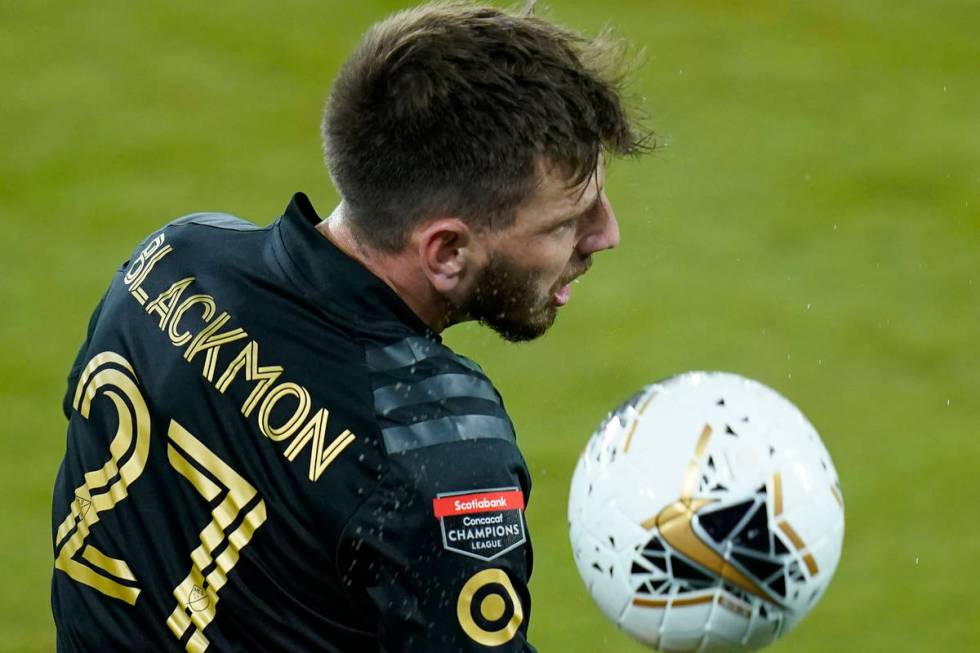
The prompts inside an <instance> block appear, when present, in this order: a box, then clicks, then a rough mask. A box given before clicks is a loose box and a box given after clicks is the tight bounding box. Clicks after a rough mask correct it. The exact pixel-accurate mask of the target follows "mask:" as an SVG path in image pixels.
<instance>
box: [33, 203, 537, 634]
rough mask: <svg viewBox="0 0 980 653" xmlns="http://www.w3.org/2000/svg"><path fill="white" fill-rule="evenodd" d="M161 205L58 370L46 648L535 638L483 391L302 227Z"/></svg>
mask: <svg viewBox="0 0 980 653" xmlns="http://www.w3.org/2000/svg"><path fill="white" fill-rule="evenodd" d="M317 222H319V218H318V217H317V216H316V213H315V212H314V210H313V207H312V206H311V205H310V203H309V201H308V200H307V199H306V197H305V196H303V195H296V196H295V197H294V198H293V200H292V202H291V203H290V205H289V207H288V208H287V210H286V212H285V214H284V215H283V216H282V217H281V218H280V219H279V220H277V221H276V222H275V223H274V224H272V225H271V226H269V227H266V228H259V227H256V226H255V225H253V224H251V223H249V222H246V221H244V220H240V219H238V218H235V217H232V216H229V215H225V214H214V213H205V214H195V215H191V216H187V217H185V218H182V219H179V220H177V221H175V222H173V223H171V224H169V225H167V226H166V227H164V228H163V229H161V230H160V231H158V232H156V233H154V234H152V235H151V236H150V237H148V238H147V239H146V240H145V241H144V242H143V243H141V244H140V245H139V246H138V247H137V249H136V251H135V252H134V254H133V256H132V258H131V259H130V260H129V261H128V262H127V263H126V264H125V265H123V267H122V268H121V269H120V270H119V272H118V273H117V275H116V277H115V279H114V280H113V281H112V284H111V285H110V287H109V290H108V291H107V293H106V295H105V297H104V298H103V299H102V301H101V303H100V304H99V306H98V308H97V309H96V311H95V313H94V315H93V317H92V320H91V323H90V326H89V332H88V338H87V340H86V342H85V344H84V345H83V346H82V348H81V351H80V352H79V355H78V358H77V360H76V362H75V365H74V366H73V368H72V370H71V373H70V376H69V387H68V393H67V396H66V397H65V412H66V415H67V416H68V418H69V426H68V442H67V453H66V455H65V458H64V461H63V463H62V466H61V469H60V471H59V474H58V478H57V481H56V485H55V491H54V506H53V524H52V526H53V533H54V555H55V571H54V578H53V581H52V609H53V611H54V618H55V622H56V624H57V629H58V649H59V650H60V651H99V652H104V651H180V650H186V651H205V650H207V651H344V652H356V653H360V652H373V651H388V652H393V651H413V652H423V651H437V652H440V653H447V652H452V651H489V650H493V651H533V648H532V647H531V646H530V645H529V644H528V643H527V640H526V633H527V626H528V619H529V615H530V598H529V595H528V591H527V580H528V577H529V575H530V573H531V545H530V541H529V539H528V535H527V531H526V524H525V521H524V514H523V511H524V507H525V503H526V501H527V499H528V494H529V491H530V480H529V477H528V472H527V467H526V465H525V463H524V461H523V459H522V457H521V454H520V452H519V451H518V449H517V446H516V444H515V436H514V429H513V426H512V424H511V422H510V419H509V418H508V416H507V414H506V412H505V410H504V406H503V403H502V400H501V398H500V395H499V394H498V393H497V391H496V389H495V388H494V386H493V385H492V384H491V383H490V381H489V380H488V379H487V377H486V376H485V375H484V374H483V372H482V370H481V369H480V368H479V367H478V366H477V365H476V364H474V363H473V362H471V361H469V360H467V359H466V358H464V357H462V356H458V355H456V354H454V353H453V352H452V351H451V350H450V349H448V348H447V347H446V346H444V345H443V344H442V343H441V341H440V339H439V337H438V336H437V335H436V334H434V333H433V332H431V331H430V330H429V329H428V328H427V327H426V326H425V324H423V323H422V322H421V321H420V320H419V319H418V318H417V317H416V316H415V314H414V313H412V311H411V310H410V309H409V308H408V307H407V306H406V305H405V304H404V303H403V302H402V301H401V300H400V298H399V297H398V296H397V294H396V293H394V292H393V291H392V290H391V289H390V288H389V287H388V286H387V285H386V284H385V283H383V282H382V281H381V280H380V279H378V278H377V277H375V276H374V275H372V274H371V273H370V272H368V271H367V270H366V269H365V268H363V267H362V266H361V265H360V264H358V263H357V262H356V261H354V260H353V259H351V258H349V257H347V256H346V255H345V254H343V253H342V252H341V251H340V250H338V249H337V248H336V247H335V246H334V245H333V244H331V243H330V241H329V240H327V239H326V238H324V237H323V236H322V235H321V234H320V233H319V232H317V230H316V229H315V228H314V225H315V224H316V223H317Z"/></svg>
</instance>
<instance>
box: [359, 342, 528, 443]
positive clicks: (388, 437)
mask: <svg viewBox="0 0 980 653" xmlns="http://www.w3.org/2000/svg"><path fill="white" fill-rule="evenodd" d="M365 360H366V362H367V367H368V373H369V375H370V377H371V384H372V386H373V388H374V408H375V412H376V415H377V418H378V425H379V427H380V429H381V435H382V438H383V440H384V446H385V449H386V450H387V452H388V453H390V454H392V453H400V452H404V451H409V450H411V449H418V448H422V447H430V446H433V445H437V444H443V443H447V442H457V441H461V440H476V439H482V438H498V439H503V440H507V441H510V442H514V441H515V440H516V437H515V435H514V427H513V425H512V424H511V421H510V418H508V417H507V412H506V411H505V410H504V407H503V402H502V401H501V398H500V394H499V393H498V392H497V389H496V388H494V387H493V384H492V383H491V382H490V380H489V379H488V378H487V377H486V375H485V374H484V373H483V370H482V369H480V366H479V365H477V364H476V363H474V362H473V361H471V360H469V359H467V358H464V357H462V356H459V355H458V354H456V353H455V352H453V351H452V350H451V349H449V348H448V347H446V346H445V345H442V344H440V343H438V342H435V341H433V340H430V339H428V338H425V337H422V336H411V337H408V338H404V339H402V340H399V341H398V342H395V343H394V344H390V345H387V346H385V347H379V348H369V349H367V350H366V351H365Z"/></svg>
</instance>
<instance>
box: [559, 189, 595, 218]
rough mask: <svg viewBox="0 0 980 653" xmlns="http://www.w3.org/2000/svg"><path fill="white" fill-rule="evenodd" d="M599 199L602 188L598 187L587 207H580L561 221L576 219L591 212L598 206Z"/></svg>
mask: <svg viewBox="0 0 980 653" xmlns="http://www.w3.org/2000/svg"><path fill="white" fill-rule="evenodd" d="M600 201H602V189H601V188H600V189H599V192H598V193H596V195H595V199H594V200H592V201H591V202H589V205H588V206H587V207H585V208H584V209H582V210H581V211H579V212H578V213H576V214H574V215H571V216H569V217H567V218H565V219H564V220H562V222H566V221H568V220H578V219H579V218H581V217H582V216H583V215H587V214H589V213H592V211H595V209H596V207H597V206H599V202H600Z"/></svg>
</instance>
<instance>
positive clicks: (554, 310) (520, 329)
mask: <svg viewBox="0 0 980 653" xmlns="http://www.w3.org/2000/svg"><path fill="white" fill-rule="evenodd" d="M591 264H592V259H591V257H589V258H587V259H586V260H585V261H584V262H583V263H582V267H581V269H580V270H578V271H577V272H574V273H572V274H570V275H563V276H562V278H561V279H560V280H559V281H558V282H557V283H556V284H555V286H554V287H553V288H550V289H549V290H548V291H547V292H545V293H542V292H541V291H540V290H539V289H538V288H539V283H538V280H539V279H538V277H539V274H538V273H537V272H534V271H533V270H527V269H525V268H524V267H523V266H521V265H520V264H519V263H518V262H517V261H515V260H514V259H512V258H510V257H508V256H505V255H502V254H492V255H491V256H490V260H489V261H488V262H487V265H486V267H484V268H483V270H482V271H481V273H480V276H479V278H478V279H477V281H476V283H475V284H474V288H473V292H472V293H471V294H470V296H469V297H468V298H467V300H466V301H464V302H463V303H462V304H461V305H460V306H459V307H458V309H459V312H460V314H462V315H464V316H465V319H473V320H477V321H478V322H480V324H483V325H484V326H487V327H489V328H491V329H493V330H494V331H495V332H496V333H497V334H498V335H499V336H500V337H502V338H503V339H504V340H507V341H509V342H528V341H531V340H535V339H536V338H540V337H541V336H543V335H544V334H545V333H546V332H547V331H548V329H550V328H551V327H552V325H554V323H555V319H556V318H557V317H558V306H557V305H556V304H554V303H553V302H552V295H553V294H554V293H555V292H556V291H557V290H558V289H560V288H561V287H563V286H564V285H565V284H567V283H571V281H572V280H573V279H574V278H575V277H578V276H581V275H582V274H585V272H586V271H587V270H588V269H589V267H590V266H591Z"/></svg>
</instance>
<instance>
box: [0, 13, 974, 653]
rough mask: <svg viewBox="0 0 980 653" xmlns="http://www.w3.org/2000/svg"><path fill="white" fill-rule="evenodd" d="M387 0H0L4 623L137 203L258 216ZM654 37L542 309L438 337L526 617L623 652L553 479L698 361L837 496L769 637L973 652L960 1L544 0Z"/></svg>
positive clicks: (43, 576) (965, 103)
mask: <svg viewBox="0 0 980 653" xmlns="http://www.w3.org/2000/svg"><path fill="white" fill-rule="evenodd" d="M399 6H403V5H400V4H399V3H391V2H388V3H385V2H376V1H369V2H360V3H358V4H357V5H356V8H355V5H354V4H353V3H336V2H313V1H311V0H285V1H280V2H276V3H270V2H257V1H251V2H235V3H200V2H189V1H187V0H181V1H179V2H153V3H150V2H144V1H135V2H127V3H120V2H102V1H97V0H95V1H92V2H72V1H62V2H42V1H34V2H3V3H0V93H2V99H0V218H2V220H3V227H4V228H3V229H2V230H0V248H2V249H0V255H2V258H0V260H2V265H3V274H2V275H0V306H2V309H0V316H2V317H0V342H2V350H0V402H2V403H0V405H2V411H3V419H2V421H0V496H2V497H3V509H2V514H3V516H4V517H3V524H2V527H0V569H2V574H3V576H2V590H0V650H3V651H18V652H19V651H48V650H53V641H54V640H53V625H52V620H51V617H50V611H49V607H48V587H49V582H50V575H51V570H52V560H51V558H52V554H51V544H50V526H49V524H50V517H49V512H50V491H51V487H52V484H53V478H54V475H55V472H56V469H57V466H58V464H59V461H60V458H61V456H62V452H63V447H64V421H63V418H62V416H61V414H60V400H61V396H62V393H63V391H64V378H65V375H66V373H67V370H68V367H69V365H70V362H71V360H72V357H73V356H74V353H75V350H76V348H77V346H78V344H79V343H80V340H81V339H82V337H83V334H84V328H85V325H86V321H87V319H88V315H89V312H90V310H91V309H92V307H93V306H94V304H95V302H96V301H97V299H98V298H99V296H100V295H101V293H102V291H103V289H104V287H105V285H106V283H107V282H108V280H109V278H110V277H111V275H112V273H113V272H114V270H115V269H116V267H117V266H118V264H119V263H120V262H121V261H122V260H123V259H125V258H126V257H127V256H128V254H129V252H130V250H131V249H132V247H133V246H134V244H135V243H136V242H138V241H139V240H140V239H141V238H142V237H143V236H144V235H145V234H146V233H148V232H149V231H150V230H152V229H154V228H156V227H158V226H159V225H161V224H162V223H164V222H166V221H168V220H170V219H171V218H173V217H175V216H178V215H181V214H185V213H189V212H192V211H203V210H221V211H227V212H231V213H236V214H238V215H240V216H243V217H246V218H249V219H251V220H253V221H255V222H258V223H261V224H267V223H269V222H271V221H272V220H273V219H274V218H275V217H276V216H278V215H279V213H280V212H281V210H282V209H283V207H284V206H285V204H286V202H287V201H288V199H289V196H290V194H291V193H292V192H293V191H296V190H304V191H306V192H307V193H309V194H310V196H311V198H312V199H313V201H314V204H315V205H316V206H317V207H318V208H319V210H320V212H321V213H322V214H324V215H326V214H327V213H329V211H330V209H331V208H332V206H333V203H334V202H335V200H336V196H335V194H334V192H333V190H332V188H331V187H330V183H329V179H328V177H327V175H326V173H325V172H324V170H323V168H322V165H321V162H320V146H319V142H318V135H317V134H318V131H317V130H318V122H319V118H320V111H321V105H322V102H323V99H324V97H325V94H326V91H327V88H328V86H329V84H330V82H331V80H332V78H333V76H334V74H335V72H336V71H337V68H338V66H339V64H340V63H341V61H342V60H343V58H344V57H345V56H346V54H347V53H348V52H349V51H350V50H351V49H352V47H353V46H354V44H355V42H356V40H357V38H358V36H359V34H360V33H361V32H362V31H363V30H364V29H365V28H366V27H367V26H368V25H369V24H370V23H371V22H373V21H375V20H377V19H379V18H381V17H382V16H384V15H385V14H387V13H388V12H390V11H391V10H394V9H396V8H397V7H399ZM548 15H550V16H552V17H553V18H555V19H557V20H559V21H561V22H565V23H567V24H569V25H571V26H574V27H576V28H579V29H583V30H586V31H596V30H597V29H598V28H599V27H601V26H602V25H605V24H607V23H608V24H611V25H614V26H618V28H619V31H620V32H621V33H622V34H623V35H625V36H626V37H628V38H629V39H630V40H631V41H633V42H634V43H635V44H637V45H639V46H642V47H644V48H645V50H646V58H647V63H646V65H645V66H644V67H643V68H642V69H641V70H640V72H639V74H638V75H637V78H636V83H635V90H636V93H637V95H638V96H642V97H643V98H644V101H645V103H646V106H647V107H648V109H649V112H650V114H651V118H652V124H653V126H654V127H655V128H656V130H657V132H658V133H659V136H660V139H661V142H663V143H664V144H665V145H666V147H664V148H663V149H661V150H660V151H659V152H657V153H656V154H655V155H653V156H652V157H648V158H646V159H644V160H642V161H640V162H629V161H623V162H619V163H616V164H614V165H613V167H612V169H611V171H610V175H609V194H610V196H611V198H612V201H613V202H614V205H615V207H616V210H617V213H618V216H619V219H620V223H621V228H622V232H623V242H622V246H621V248H620V250H618V251H617V252H616V253H615V254H607V255H601V256H599V257H598V258H597V265H596V266H595V267H594V268H593V272H592V273H591V274H590V275H589V277H588V278H587V279H586V280H585V281H584V282H583V283H582V284H580V285H578V286H576V287H575V293H574V297H573V301H572V303H571V304H570V306H569V307H568V308H567V309H565V310H564V311H563V312H562V315H561V318H560V320H559V325H558V327H557V328H556V329H555V330H554V331H553V332H552V334H550V335H549V336H548V337H547V338H545V339H543V340H542V341H540V342H537V343H534V344H530V345H525V346H520V347H516V346H509V345H505V344H503V343H501V342H499V341H498V340H497V339H496V338H495V337H493V336H492V335H490V334H488V333H485V332H483V331H481V330H479V329H477V328H470V327H458V328H456V329H454V330H452V331H450V332H449V337H448V339H449V341H450V343H451V344H453V345H454V346H456V347H457V348H459V349H460V350H462V351H463V352H465V353H467V354H469V355H470V356H472V357H474V358H476V359H477V360H478V361H480V362H481V363H482V364H483V365H484V367H485V368H486V369H487V371H488V373H490V375H491V376H492V377H493V378H494V379H495V380H496V382H497V383H498V385H499V387H500V389H501V391H502V392H503V394H504V396H505V399H506V400H507V403H508V407H509V408H510V410H511V413H512V415H513V417H514V420H515V422H516V424H517V426H518V430H519V436H520V439H521V444H522V448H523V449H524V452H525V455H526V458H527V460H528V463H529V465H530V467H531V470H532V472H533V474H534V477H535V492H534V497H533V501H532V503H531V507H530V510H529V512H528V519H529V522H530V526H531V529H532V532H533V533H534V539H535V553H536V555H535V562H536V568H535V574H534V577H533V579H532V585H531V587H532V593H533V596H534V600H535V604H534V612H533V618H532V623H531V634H532V641H534V642H535V643H536V644H537V646H538V647H539V648H540V650H542V651H543V652H552V651H572V652H588V653H592V652H597V651H602V652H610V653H612V652H622V651H640V650H642V649H641V647H639V646H638V645H636V644H633V643H632V642H631V641H630V640H629V639H628V638H627V637H626V636H625V635H624V634H622V633H621V632H619V631H618V630H616V629H615V628H614V627H613V626H612V625H611V624H610V623H608V622H606V621H605V619H604V618H603V617H602V616H601V615H600V613H599V611H598V610H597V609H596V608H595V607H594V606H593V605H592V603H591V600H590V598H589V597H588V595H587V593H586V591H585V589H584V587H583V586H582V584H581V582H580V581H579V579H578V576H577V573H576V571H575V569H574V566H573V562H572V557H571V553H570V549H569V546H568V543H567V538H566V523H565V502H566V498H567V491H568V482H569V478H570V475H571V472H572V469H573V466H574V463H575V461H576V458H577V455H578V453H579V451H580V450H581V448H582V445H583V444H584V442H585V440H586V439H587V437H588V436H589V434H590V432H591V430H592V429H593V427H594V426H595V425H596V424H597V423H598V421H599V420H600V418H601V417H602V416H603V415H604V414H605V412H606V411H608V410H609V409H610V408H611V407H612V406H614V405H616V404H617V403H619V402H620V401H621V400H622V399H623V398H624V397H626V396H627V395H628V394H630V393H631V392H632V391H633V390H635V389H636V388H638V387H639V386H641V385H643V384H645V383H647V382H649V381H651V380H654V379H658V378H661V377H664V376H667V375H669V374H672V373H675V372H678V371H682V370H688V369H725V370H731V371H737V372H739V373H741V374H744V375H746V376H750V377H754V378H757V379H759V380H761V381H763V382H765V383H767V384H769V385H771V386H773V387H775V388H776V389H778V390H780V391H781V392H782V393H784V394H786V395H787V396H788V397H790V398H791V399H792V400H794V401H795V402H796V403H797V404H798V405H799V406H800V407H801V408H802V409H803V411H804V412H805V413H806V414H807V415H808V416H809V417H810V419H811V421H812V422H813V423H814V424H815V425H816V426H817V428H818V430H819V431H820V432H821V433H822V435H823V437H824V440H825V442H826V443H827V446H828V448H829V449H830V451H831V453H832V455H833V457H834V460H835V463H836V465H837V469H838V471H839V473H840V476H841V479H842V483H843V487H844V495H845V500H846V506H847V534H846V538H845V546H844V553H843V559H842V562H841V565H840V567H839V569H838V572H837V576H836V578H835V580H834V582H833V584H832V585H831V587H830V590H829V591H828V593H827V594H826V596H825V597H824V599H823V600H822V602H821V603H820V604H819V605H818V606H817V607H816V609H815V610H814V612H813V613H812V614H811V615H810V617H808V618H807V620H806V621H804V622H803V624H802V625H801V626H800V627H799V629H798V630H797V631H795V632H793V633H792V634H791V635H789V636H788V637H787V639H786V640H785V641H783V642H781V643H780V644H778V645H777V646H775V647H773V649H772V650H773V651H774V652H776V651H785V652H789V651H794V652H800V653H803V652H826V651H829V650H836V651H848V652H850V651H862V652H863V651H887V652H904V651H940V650H960V651H965V650H980V599H978V598H977V588H976V585H977V580H978V579H977V573H976V570H977V563H978V559H980V545H978V541H980V480H978V477H977V472H976V469H977V468H976V467H975V465H976V464H977V460H978V459H980V433H978V428H977V425H978V423H980V408H978V401H977V392H978V390H980V383H978V382H980V371H978V366H980V356H978V347H977V341H976V339H977V336H978V334H980V39H978V37H977V30H978V28H980V3H977V2H975V1H968V0H962V1H959V2H946V1H942V0H933V1H931V2H928V3H927V2H922V1H920V2H902V1H899V2H880V1H874V2H860V3H855V2H844V1H842V0H833V1H825V2H810V3H802V2H785V1H776V0H769V1H763V0H760V1H759V2H751V3H750V2H726V3H720V2H705V1H699V0H694V1H692V0H683V1H682V0H670V1H666V0H665V1H649V0H648V1H640V0H619V1H612V2H602V3H598V2H584V1H580V2H574V3H572V2H558V1H555V2H553V4H552V7H551V10H550V12H549V14H548Z"/></svg>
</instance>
